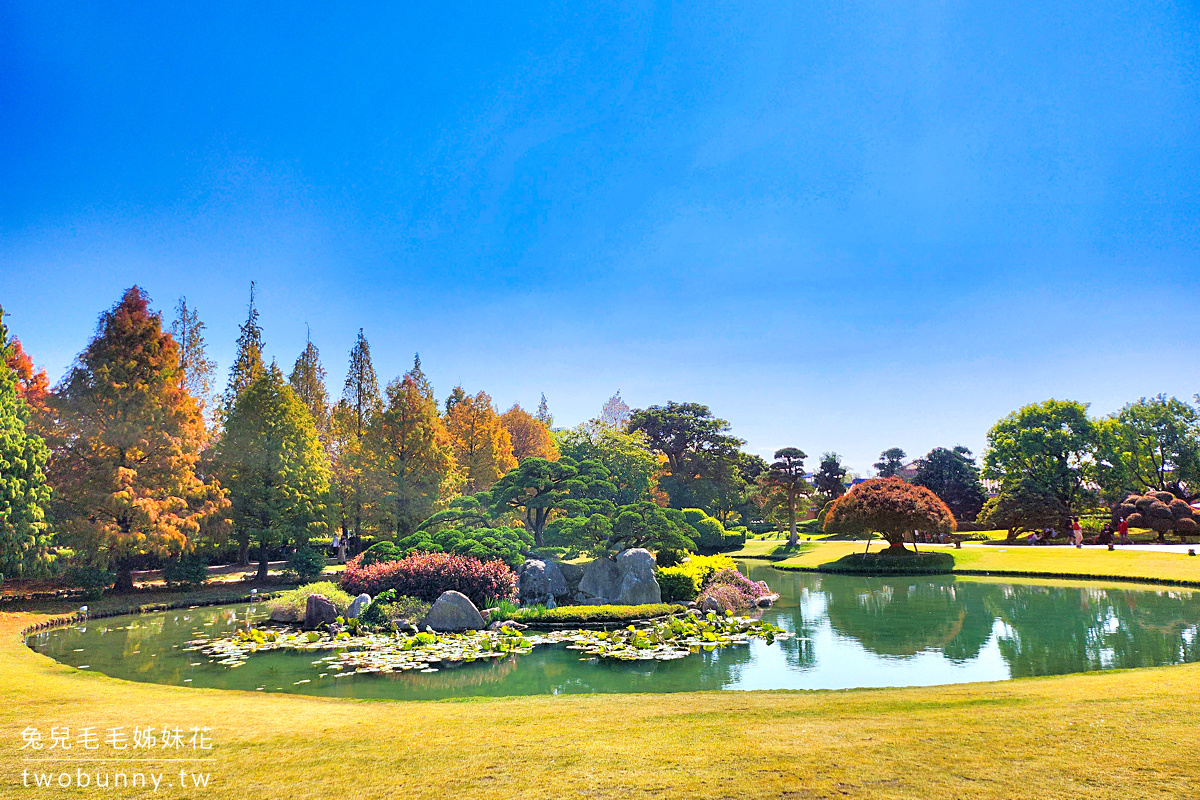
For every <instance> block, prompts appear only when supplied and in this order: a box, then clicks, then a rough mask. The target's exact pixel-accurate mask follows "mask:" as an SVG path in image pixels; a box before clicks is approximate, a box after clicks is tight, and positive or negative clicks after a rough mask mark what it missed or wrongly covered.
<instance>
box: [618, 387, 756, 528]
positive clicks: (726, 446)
mask: <svg viewBox="0 0 1200 800" xmlns="http://www.w3.org/2000/svg"><path fill="white" fill-rule="evenodd" d="M628 429H629V430H630V431H631V432H632V431H641V432H642V433H644V434H645V435H646V440H647V442H648V443H649V445H650V447H651V448H653V449H654V450H657V451H658V452H660V453H662V454H663V455H664V456H666V459H667V469H668V471H669V474H668V475H664V476H663V477H662V478H660V479H659V485H660V486H662V488H663V489H664V491H666V493H667V496H668V497H669V499H670V503H671V506H672V507H674V508H692V507H697V508H704V509H706V510H709V511H712V512H717V513H720V509H719V506H720V505H722V503H721V498H722V497H724V498H725V499H726V500H727V499H728V498H729V497H730V496H731V495H732V494H734V493H738V492H744V490H745V488H746V487H745V486H744V485H742V484H739V483H738V481H739V479H740V477H741V472H740V471H739V469H738V467H739V458H738V456H739V454H740V453H741V447H742V445H743V444H745V442H744V441H743V440H741V439H739V438H737V437H735V436H731V435H729V423H728V422H726V421H725V420H723V419H720V418H718V417H716V416H714V415H713V413H712V411H710V410H709V408H708V406H705V405H701V404H700V403H676V402H668V403H667V404H666V405H665V406H650V407H649V408H644V409H638V410H637V411H634V412H633V413H632V414H631V416H630V418H629V426H628ZM726 505H727V503H726Z"/></svg>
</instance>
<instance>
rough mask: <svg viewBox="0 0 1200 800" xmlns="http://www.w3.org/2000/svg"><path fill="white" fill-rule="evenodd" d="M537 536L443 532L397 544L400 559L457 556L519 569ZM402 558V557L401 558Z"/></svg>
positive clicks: (519, 531) (504, 530)
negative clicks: (504, 564) (416, 556)
mask: <svg viewBox="0 0 1200 800" xmlns="http://www.w3.org/2000/svg"><path fill="white" fill-rule="evenodd" d="M532 546H533V536H531V535H530V534H529V533H528V532H527V531H526V530H525V529H524V528H508V527H500V528H443V529H442V530H438V531H429V530H422V531H417V532H416V533H414V534H412V535H411V536H406V537H405V538H403V539H401V540H399V541H398V542H396V547H397V548H398V549H399V550H400V555H401V556H405V555H411V554H412V553H454V554H456V555H460V556H472V557H474V558H477V559H479V560H480V561H503V562H504V563H506V564H508V565H509V566H510V567H515V566H517V565H519V564H520V563H521V562H522V561H524V560H525V556H524V553H525V552H526V551H527V550H528V549H529V548H530V547H532ZM397 558H399V556H398V557H397Z"/></svg>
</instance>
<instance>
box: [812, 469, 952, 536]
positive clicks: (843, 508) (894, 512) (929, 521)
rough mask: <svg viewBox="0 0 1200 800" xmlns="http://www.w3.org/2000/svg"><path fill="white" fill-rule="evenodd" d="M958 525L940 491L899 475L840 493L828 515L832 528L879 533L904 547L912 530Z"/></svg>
mask: <svg viewBox="0 0 1200 800" xmlns="http://www.w3.org/2000/svg"><path fill="white" fill-rule="evenodd" d="M954 529H955V522H954V515H953V514H951V513H950V509H949V508H947V507H946V504H945V503H943V502H942V501H941V499H940V498H939V497H938V496H937V495H936V494H934V493H933V492H931V491H929V490H928V489H926V488H925V487H923V486H914V485H912V484H909V483H905V482H904V481H902V480H900V479H899V478H875V479H874V480H869V481H864V482H863V483H860V484H859V485H857V486H855V487H854V488H853V489H852V490H851V491H849V492H847V493H846V494H844V495H842V496H841V497H839V498H838V499H837V500H836V501H835V502H834V504H833V507H832V508H831V509H830V510H829V513H828V514H827V515H826V518H825V530H826V531H828V532H837V533H855V534H859V533H878V534H880V535H881V536H883V538H885V539H886V540H887V541H888V544H890V545H891V546H892V547H895V548H903V547H904V535H905V534H906V533H911V532H912V531H916V530H919V531H923V532H926V533H949V532H951V531H953V530H954Z"/></svg>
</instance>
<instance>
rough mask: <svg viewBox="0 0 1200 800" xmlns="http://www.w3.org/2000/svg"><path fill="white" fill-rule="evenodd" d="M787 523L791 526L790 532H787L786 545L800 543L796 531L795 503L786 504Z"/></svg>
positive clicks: (793, 545) (790, 545)
mask: <svg viewBox="0 0 1200 800" xmlns="http://www.w3.org/2000/svg"><path fill="white" fill-rule="evenodd" d="M788 523H789V525H790V527H791V533H789V534H788V547H795V546H796V545H797V544H799V543H800V536H799V535H798V534H797V533H796V504H795V503H791V504H790V505H788Z"/></svg>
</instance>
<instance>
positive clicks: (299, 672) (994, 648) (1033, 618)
mask: <svg viewBox="0 0 1200 800" xmlns="http://www.w3.org/2000/svg"><path fill="white" fill-rule="evenodd" d="M739 567H740V568H741V569H742V571H743V572H745V573H746V574H748V575H749V576H750V577H751V578H753V579H755V580H766V581H767V582H768V584H769V585H770V586H771V588H772V589H773V590H774V591H776V592H779V594H780V600H779V602H778V603H777V604H776V606H775V607H774V608H772V609H770V610H768V611H766V612H764V613H763V619H764V620H766V621H768V622H772V623H774V624H775V625H778V626H780V627H782V628H783V629H784V630H786V631H787V632H788V633H789V634H791V636H790V637H789V638H786V639H783V640H779V641H775V642H774V643H771V644H768V643H767V642H764V641H759V640H755V641H751V642H750V643H749V644H747V645H737V646H732V647H726V648H720V649H716V650H713V651H711V652H700V653H698V654H694V655H691V656H688V657H686V658H680V659H677V660H673V661H636V662H621V661H616V662H614V661H611V660H607V659H589V660H580V653H579V652H578V651H576V650H569V649H567V648H566V647H565V646H561V645H549V646H539V647H536V648H534V649H533V651H532V652H530V653H528V654H525V655H517V656H510V657H507V658H503V659H495V660H489V661H487V662H486V663H480V662H475V663H463V664H457V665H443V666H442V668H441V669H439V671H437V672H436V673H422V672H403V673H391V674H384V675H378V674H363V675H350V676H346V677H343V678H340V679H335V678H334V676H332V675H329V674H326V675H325V676H323V677H321V676H320V675H321V673H320V671H319V669H320V668H319V666H318V665H317V664H316V663H314V662H315V661H316V659H317V658H318V656H315V655H313V654H312V653H308V652H303V651H301V652H296V651H285V650H279V651H271V652H266V653H259V654H255V655H254V656H253V657H252V658H250V659H249V660H247V661H246V663H245V664H243V665H241V666H239V667H236V668H234V667H230V666H228V665H223V664H219V663H217V662H216V660H215V659H212V660H210V659H209V658H208V657H207V656H204V655H203V654H201V653H199V652H197V651H194V650H188V649H186V648H187V642H188V641H190V640H193V639H195V638H196V636H197V634H200V635H204V636H208V637H213V638H215V637H218V636H222V635H226V634H229V633H232V631H233V630H234V629H235V628H236V627H237V626H244V625H245V624H246V622H247V621H248V620H250V621H255V620H258V619H261V618H262V617H264V616H265V614H264V611H263V609H262V607H261V605H259V606H252V605H250V604H238V605H231V606H218V607H202V608H191V609H183V610H176V611H166V612H156V613H150V614H142V615H131V616H125V617H112V618H108V619H102V620H88V621H86V622H83V623H80V624H75V625H71V626H68V627H63V628H57V629H52V630H48V631H42V632H38V633H34V634H32V635H30V636H29V637H27V639H26V641H27V643H28V645H29V646H30V647H31V648H32V649H33V650H35V651H36V652H39V653H42V654H44V655H47V656H49V657H51V658H53V659H55V660H57V661H60V662H62V663H65V664H69V665H71V666H74V667H77V668H80V669H88V670H90V671H94V672H101V673H103V674H105V675H109V676H111V677H114V678H122V679H126V680H134V681H143V682H150V683H164V684H174V685H181V686H192V687H206V688H218V689H240V690H248V691H256V690H258V691H266V692H291V693H296V694H306V695H320V696H331V697H352V698H369V699H403V700H436V699H445V698H454V697H471V696H513V695H534V694H539V695H540V694H579V693H597V692H599V693H628V692H655V693H665V692H687V691H703V690H714V689H724V690H758V689H846V688H858V687H884V686H925V685H938V684H951V683H966V682H975V681H994V680H1006V679H1009V678H1018V677H1029V676H1037V675H1058V674H1066V673H1074V672H1089V671H1094V670H1102V669H1118V668H1134V667H1150V666H1164V665H1168V664H1180V663H1187V662H1193V661H1200V636H1198V632H1200V592H1197V591H1194V590H1192V589H1189V588H1181V587H1159V586H1154V587H1150V586H1144V587H1137V588H1134V587H1125V586H1113V585H1112V584H1109V585H1107V586H1094V585H1090V584H1071V583H1069V582H1065V581H1055V582H1047V583H1038V582H1035V581H1030V580H1022V581H1002V580H996V579H994V578H993V579H990V580H989V579H973V578H963V577H955V576H951V575H945V576H923V577H888V578H867V577H857V576H843V575H822V574H818V573H810V572H791V571H788V572H785V571H782V570H776V569H774V568H773V567H772V566H770V565H765V564H758V563H753V562H742V563H741V564H740V565H739Z"/></svg>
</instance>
